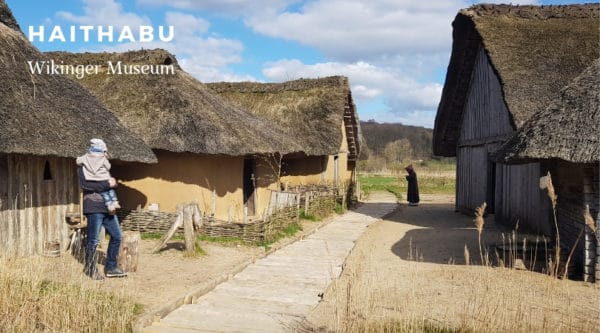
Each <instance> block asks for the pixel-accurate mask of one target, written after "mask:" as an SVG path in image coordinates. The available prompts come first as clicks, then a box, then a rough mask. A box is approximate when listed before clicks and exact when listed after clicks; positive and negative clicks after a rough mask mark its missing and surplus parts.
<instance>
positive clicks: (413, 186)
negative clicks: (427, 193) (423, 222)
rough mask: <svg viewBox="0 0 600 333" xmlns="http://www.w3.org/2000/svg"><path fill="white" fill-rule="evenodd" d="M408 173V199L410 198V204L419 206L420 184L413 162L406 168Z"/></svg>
mask: <svg viewBox="0 0 600 333" xmlns="http://www.w3.org/2000/svg"><path fill="white" fill-rule="evenodd" d="M404 169H405V170H406V172H408V175H407V176H406V181H408V191H407V194H406V199H407V200H408V205H409V206H418V205H419V184H418V183H417V173H416V172H415V169H413V166H412V164H411V165H409V166H407V167H406V168H404Z"/></svg>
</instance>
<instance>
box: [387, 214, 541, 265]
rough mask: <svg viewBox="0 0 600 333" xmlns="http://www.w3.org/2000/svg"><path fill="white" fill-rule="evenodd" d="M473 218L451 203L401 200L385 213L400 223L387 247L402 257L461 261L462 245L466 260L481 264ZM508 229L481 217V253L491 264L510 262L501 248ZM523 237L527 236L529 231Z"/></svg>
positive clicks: (437, 261) (506, 240) (457, 263)
mask: <svg viewBox="0 0 600 333" xmlns="http://www.w3.org/2000/svg"><path fill="white" fill-rule="evenodd" d="M473 219H474V218H473V217H471V216H467V215H464V214H462V213H458V212H455V211H454V204H453V203H423V204H421V205H419V206H418V207H410V206H407V205H406V204H401V205H400V208H399V209H398V210H396V211H395V212H394V213H392V214H390V215H388V216H387V217H386V220H387V221H390V222H394V223H400V224H402V227H401V228H400V230H402V231H403V233H402V234H401V235H399V236H400V239H399V240H398V241H397V242H396V243H395V244H394V245H393V246H392V247H391V249H390V250H391V251H392V252H393V253H394V254H395V255H397V256H398V257H400V258H401V259H402V260H412V261H420V262H427V263H435V264H451V265H464V264H465V263H466V260H465V246H466V247H467V249H468V252H469V261H470V264H471V265H481V264H482V260H481V256H480V251H479V244H478V232H477V229H476V228H475V224H474V222H473ZM511 232H512V230H509V229H508V228H505V227H504V226H502V225H497V224H496V223H495V221H494V215H487V216H486V217H485V225H484V229H483V233H482V238H481V241H482V251H481V254H483V256H484V258H485V255H486V253H487V254H488V257H487V258H488V260H489V261H488V262H489V263H490V264H491V265H493V266H496V265H499V264H501V262H500V260H502V263H507V264H508V263H509V262H512V258H510V254H509V252H508V251H503V249H508V248H509V245H510V244H509V237H511ZM503 235H504V238H503ZM521 237H525V235H521V236H519V235H518V234H517V239H521V241H522V238H521ZM527 237H528V238H529V239H531V236H530V235H528V236H527ZM503 239H504V240H503ZM539 247H540V249H543V247H544V245H543V244H542V243H541V242H540V243H539ZM496 253H498V254H497V255H496ZM526 256H527V255H526ZM537 259H540V258H537ZM542 259H543V258H542ZM484 260H485V259H484Z"/></svg>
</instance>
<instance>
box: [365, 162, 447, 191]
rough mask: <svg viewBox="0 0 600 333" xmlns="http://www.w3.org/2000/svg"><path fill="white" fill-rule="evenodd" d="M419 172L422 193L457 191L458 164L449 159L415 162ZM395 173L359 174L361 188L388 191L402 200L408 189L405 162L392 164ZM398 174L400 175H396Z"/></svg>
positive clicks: (418, 177) (418, 178) (418, 179)
mask: <svg viewBox="0 0 600 333" xmlns="http://www.w3.org/2000/svg"><path fill="white" fill-rule="evenodd" d="M413 165H414V166H415V169H416V172H417V181H418V184H419V193H420V194H454V193H455V191H456V180H455V176H454V174H455V170H456V166H455V164H454V163H453V162H449V161H436V160H429V161H422V162H418V163H417V162H416V163H413ZM391 170H393V173H394V175H373V174H369V175H364V174H363V175H359V176H358V179H359V181H360V185H361V190H362V191H363V192H364V193H365V194H366V195H368V194H369V193H370V192H372V191H375V190H378V191H388V192H390V193H393V194H394V195H396V197H397V198H398V200H401V199H402V198H403V197H404V195H405V194H406V191H407V189H408V183H407V181H406V178H405V175H406V173H405V172H404V164H398V165H394V166H392V168H391ZM396 175H398V176H396Z"/></svg>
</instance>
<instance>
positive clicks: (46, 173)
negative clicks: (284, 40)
mask: <svg viewBox="0 0 600 333" xmlns="http://www.w3.org/2000/svg"><path fill="white" fill-rule="evenodd" d="M44 180H52V172H51V171H50V162H49V161H46V163H45V164H44Z"/></svg>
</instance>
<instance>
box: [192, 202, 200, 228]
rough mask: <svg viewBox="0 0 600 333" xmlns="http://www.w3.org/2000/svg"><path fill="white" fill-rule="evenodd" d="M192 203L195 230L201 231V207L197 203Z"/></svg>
mask: <svg viewBox="0 0 600 333" xmlns="http://www.w3.org/2000/svg"><path fill="white" fill-rule="evenodd" d="M191 205H192V220H193V222H194V230H196V231H198V232H200V228H201V227H202V214H200V207H198V204H197V203H193V204H191Z"/></svg>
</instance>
